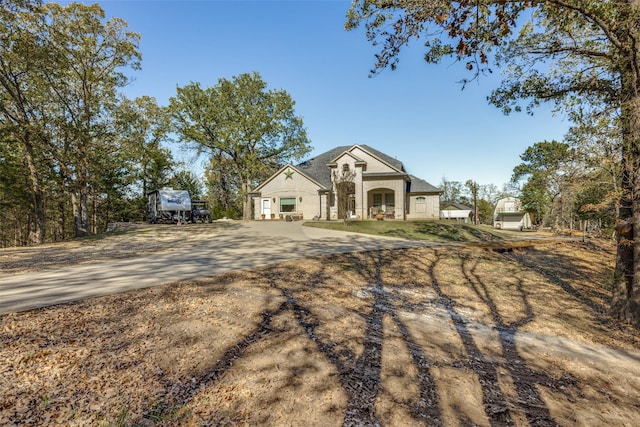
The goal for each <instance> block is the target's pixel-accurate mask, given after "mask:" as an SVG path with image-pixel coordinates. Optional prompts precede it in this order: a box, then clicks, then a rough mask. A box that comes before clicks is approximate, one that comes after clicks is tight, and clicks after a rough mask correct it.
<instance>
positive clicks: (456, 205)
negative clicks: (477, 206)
mask: <svg viewBox="0 0 640 427" xmlns="http://www.w3.org/2000/svg"><path fill="white" fill-rule="evenodd" d="M449 206H453V207H454V208H456V209H458V210H461V211H470V210H472V209H471V208H470V207H469V206H466V205H463V204H462V203H458V202H450V201H444V202H441V203H440V209H444V208H446V207H449Z"/></svg>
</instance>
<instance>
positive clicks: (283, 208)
mask: <svg viewBox="0 0 640 427" xmlns="http://www.w3.org/2000/svg"><path fill="white" fill-rule="evenodd" d="M295 211H296V198H295V197H282V198H280V212H295Z"/></svg>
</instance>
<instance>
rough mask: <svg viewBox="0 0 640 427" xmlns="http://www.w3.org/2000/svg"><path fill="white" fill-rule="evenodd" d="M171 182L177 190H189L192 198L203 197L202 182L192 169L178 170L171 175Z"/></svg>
mask: <svg viewBox="0 0 640 427" xmlns="http://www.w3.org/2000/svg"><path fill="white" fill-rule="evenodd" d="M169 184H170V186H171V187H172V188H174V189H176V190H187V191H188V192H189V196H190V197H191V200H198V199H201V198H202V184H200V181H199V180H198V177H197V176H196V175H195V174H194V173H193V172H191V171H186V170H182V171H179V172H177V173H176V174H175V175H173V176H172V177H171V179H170V181H169Z"/></svg>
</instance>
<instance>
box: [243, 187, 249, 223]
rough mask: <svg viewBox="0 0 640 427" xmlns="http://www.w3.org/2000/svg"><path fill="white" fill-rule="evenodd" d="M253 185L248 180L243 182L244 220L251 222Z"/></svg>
mask: <svg viewBox="0 0 640 427" xmlns="http://www.w3.org/2000/svg"><path fill="white" fill-rule="evenodd" d="M250 192H251V184H250V183H249V182H248V181H247V180H243V181H242V219H243V220H245V221H249V220H250V219H251V203H250V202H251V197H249V193H250Z"/></svg>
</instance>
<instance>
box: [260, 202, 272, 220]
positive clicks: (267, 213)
mask: <svg viewBox="0 0 640 427" xmlns="http://www.w3.org/2000/svg"><path fill="white" fill-rule="evenodd" d="M262 215H263V216H262V218H267V219H269V218H271V200H269V199H262Z"/></svg>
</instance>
